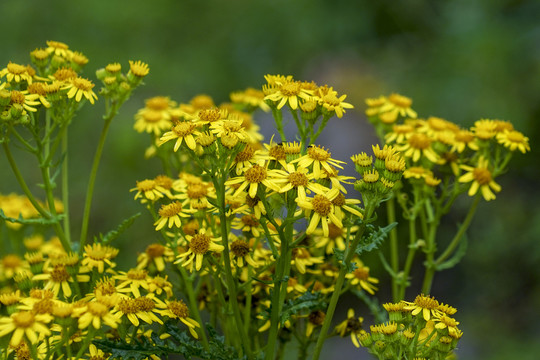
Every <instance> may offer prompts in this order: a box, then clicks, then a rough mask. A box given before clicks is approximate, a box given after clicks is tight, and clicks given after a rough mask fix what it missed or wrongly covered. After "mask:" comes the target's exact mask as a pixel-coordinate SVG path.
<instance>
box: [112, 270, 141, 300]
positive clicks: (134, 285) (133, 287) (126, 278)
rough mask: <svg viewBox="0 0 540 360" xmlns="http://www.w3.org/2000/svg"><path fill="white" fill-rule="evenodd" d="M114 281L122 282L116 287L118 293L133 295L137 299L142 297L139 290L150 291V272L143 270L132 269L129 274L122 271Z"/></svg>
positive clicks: (114, 277)
mask: <svg viewBox="0 0 540 360" xmlns="http://www.w3.org/2000/svg"><path fill="white" fill-rule="evenodd" d="M113 279H116V280H119V281H120V284H118V285H117V286H116V290H117V291H118V292H121V293H125V292H127V293H131V294H133V296H135V297H140V296H141V291H140V290H139V289H141V288H142V289H145V290H148V289H149V283H148V282H149V276H148V271H146V270H143V269H130V270H129V271H128V272H125V271H120V273H119V274H118V275H115V276H113Z"/></svg>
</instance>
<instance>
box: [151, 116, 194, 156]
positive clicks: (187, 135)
mask: <svg viewBox="0 0 540 360" xmlns="http://www.w3.org/2000/svg"><path fill="white" fill-rule="evenodd" d="M196 128H197V125H196V124H195V123H192V122H188V121H182V122H180V123H178V124H176V125H174V126H173V127H172V129H171V131H168V132H166V133H165V134H163V136H161V138H159V141H158V146H161V145H163V144H164V143H166V142H167V141H169V140H173V139H176V143H175V144H174V151H175V152H176V151H177V150H178V148H180V145H182V141H185V142H186V145H187V147H188V148H189V149H191V150H195V148H196V147H197V144H196V143H195V138H194V137H193V135H198V134H199V132H198V131H196V130H195V129H196Z"/></svg>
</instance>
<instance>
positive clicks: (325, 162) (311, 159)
mask: <svg viewBox="0 0 540 360" xmlns="http://www.w3.org/2000/svg"><path fill="white" fill-rule="evenodd" d="M331 156H332V154H331V153H330V152H329V151H328V150H326V149H324V148H323V147H322V146H318V145H312V146H310V147H309V148H308V150H307V154H306V155H304V156H302V157H300V158H298V159H295V160H293V161H291V162H292V163H296V162H298V165H299V166H301V167H304V168H308V167H309V166H310V165H312V164H313V175H314V176H315V179H321V178H323V177H324V174H323V173H322V172H321V167H322V168H324V169H326V171H327V172H328V173H332V172H333V171H334V170H333V169H332V166H335V167H338V168H340V169H343V167H342V166H341V165H340V164H344V163H345V162H344V161H340V160H335V159H332V157H331Z"/></svg>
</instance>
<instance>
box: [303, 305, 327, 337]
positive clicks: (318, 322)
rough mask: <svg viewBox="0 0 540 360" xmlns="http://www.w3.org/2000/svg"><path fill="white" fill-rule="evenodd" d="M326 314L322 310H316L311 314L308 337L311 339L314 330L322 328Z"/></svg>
mask: <svg viewBox="0 0 540 360" xmlns="http://www.w3.org/2000/svg"><path fill="white" fill-rule="evenodd" d="M325 317H326V314H325V313H324V312H322V311H321V310H315V311H312V312H310V313H309V315H308V323H307V325H306V336H307V337H310V336H311V334H312V333H313V330H314V329H315V327H317V326H322V324H323V322H324V318H325Z"/></svg>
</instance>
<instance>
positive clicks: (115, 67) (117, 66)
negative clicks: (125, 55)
mask: <svg viewBox="0 0 540 360" xmlns="http://www.w3.org/2000/svg"><path fill="white" fill-rule="evenodd" d="M105 70H106V71H108V72H110V73H111V74H116V73H117V72H119V71H120V70H122V65H120V64H119V63H112V64H107V66H105ZM149 101H150V100H147V101H146V105H147V107H148V102H149Z"/></svg>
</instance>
